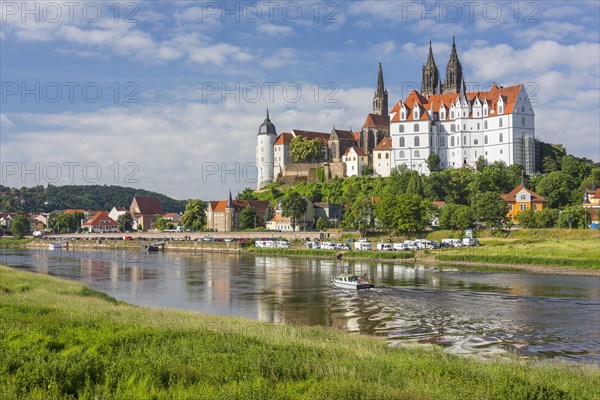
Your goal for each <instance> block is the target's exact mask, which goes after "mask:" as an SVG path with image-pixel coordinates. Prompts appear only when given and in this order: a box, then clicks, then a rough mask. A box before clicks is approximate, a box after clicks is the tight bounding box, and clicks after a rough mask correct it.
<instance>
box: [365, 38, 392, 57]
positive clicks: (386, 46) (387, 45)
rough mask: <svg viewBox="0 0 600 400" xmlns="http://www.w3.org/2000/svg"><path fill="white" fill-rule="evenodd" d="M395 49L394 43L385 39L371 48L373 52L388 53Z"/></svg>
mask: <svg viewBox="0 0 600 400" xmlns="http://www.w3.org/2000/svg"><path fill="white" fill-rule="evenodd" d="M395 49H396V43H394V41H393V40H385V41H383V42H381V43H377V44H376V45H374V46H373V47H372V48H371V50H372V51H373V52H375V53H383V54H389V53H391V52H392V51H394V50H395Z"/></svg>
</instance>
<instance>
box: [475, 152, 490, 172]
mask: <svg viewBox="0 0 600 400" xmlns="http://www.w3.org/2000/svg"><path fill="white" fill-rule="evenodd" d="M487 166H488V161H487V159H486V158H485V157H484V156H479V158H478V159H477V161H475V169H476V170H477V171H478V172H483V170H485V168H486V167H487Z"/></svg>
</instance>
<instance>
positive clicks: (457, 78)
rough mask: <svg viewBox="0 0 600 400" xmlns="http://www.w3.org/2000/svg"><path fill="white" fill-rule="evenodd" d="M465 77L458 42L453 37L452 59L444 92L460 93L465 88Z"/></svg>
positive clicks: (449, 62)
mask: <svg viewBox="0 0 600 400" xmlns="http://www.w3.org/2000/svg"><path fill="white" fill-rule="evenodd" d="M464 84H465V83H464V77H463V71H462V65H461V63H460V60H459V59H458V53H457V51H456V42H455V40H454V36H452V51H451V52H450V59H449V60H448V65H447V66H446V81H445V82H444V92H446V93H460V91H461V90H462V87H463V86H464Z"/></svg>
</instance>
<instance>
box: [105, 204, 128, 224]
mask: <svg viewBox="0 0 600 400" xmlns="http://www.w3.org/2000/svg"><path fill="white" fill-rule="evenodd" d="M126 213H127V209H126V208H125V207H113V208H112V209H111V210H110V212H109V213H108V216H109V217H111V218H112V219H113V220H115V221H118V220H119V217H120V216H121V215H125V214H126Z"/></svg>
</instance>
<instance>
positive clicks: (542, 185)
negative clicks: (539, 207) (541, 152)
mask: <svg viewBox="0 0 600 400" xmlns="http://www.w3.org/2000/svg"><path fill="white" fill-rule="evenodd" d="M576 188H577V182H576V181H575V179H574V178H573V177H571V176H570V175H568V174H566V173H564V172H562V171H554V172H550V173H549V174H546V175H545V176H544V177H543V178H542V179H541V180H540V181H539V182H538V184H537V193H539V194H540V195H542V196H544V197H545V198H546V204H548V206H549V207H550V208H560V207H564V206H566V205H568V204H569V203H570V202H571V201H572V200H573V199H572V197H573V192H575V189H576Z"/></svg>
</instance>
